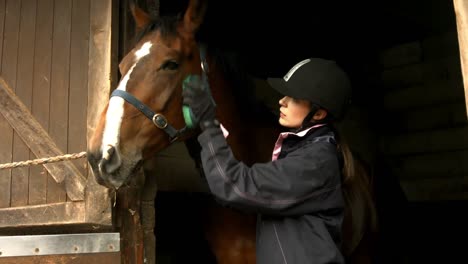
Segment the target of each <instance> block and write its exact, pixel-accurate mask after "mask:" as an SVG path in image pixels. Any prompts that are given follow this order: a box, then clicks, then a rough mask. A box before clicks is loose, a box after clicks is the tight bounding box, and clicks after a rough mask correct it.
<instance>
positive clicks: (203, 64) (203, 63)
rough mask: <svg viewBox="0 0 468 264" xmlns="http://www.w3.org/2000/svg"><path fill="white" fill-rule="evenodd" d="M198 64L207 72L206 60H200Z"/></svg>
mask: <svg viewBox="0 0 468 264" xmlns="http://www.w3.org/2000/svg"><path fill="white" fill-rule="evenodd" d="M200 65H201V68H202V70H203V72H204V73H208V63H207V62H206V60H202V61H201V62H200Z"/></svg>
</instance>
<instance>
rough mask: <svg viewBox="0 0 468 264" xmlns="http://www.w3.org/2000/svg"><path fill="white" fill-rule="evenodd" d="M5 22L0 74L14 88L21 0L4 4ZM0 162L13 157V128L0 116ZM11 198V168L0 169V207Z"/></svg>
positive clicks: (10, 159)
mask: <svg viewBox="0 0 468 264" xmlns="http://www.w3.org/2000/svg"><path fill="white" fill-rule="evenodd" d="M4 10H5V18H4V21H5V24H4V32H3V38H2V40H3V53H2V61H1V65H2V66H1V68H2V72H1V76H3V78H5V79H6V80H8V81H9V82H10V83H11V87H12V89H13V90H14V89H15V88H16V69H17V59H18V38H19V22H20V16H19V14H20V10H21V1H8V2H7V3H6V5H5V9H4ZM0 135H2V136H1V137H0V149H1V150H2V151H0V163H8V162H11V161H12V158H13V130H12V129H11V127H10V126H9V125H8V122H7V121H6V120H5V119H4V118H3V116H2V117H0ZM10 200H11V170H6V171H5V170H4V171H0V208H1V207H9V206H10Z"/></svg>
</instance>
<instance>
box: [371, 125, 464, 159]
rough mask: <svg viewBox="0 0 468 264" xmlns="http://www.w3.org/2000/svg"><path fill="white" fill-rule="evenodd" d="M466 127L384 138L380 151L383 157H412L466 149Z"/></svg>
mask: <svg viewBox="0 0 468 264" xmlns="http://www.w3.org/2000/svg"><path fill="white" fill-rule="evenodd" d="M466 135H468V127H466V126H465V127H461V128H449V129H441V130H434V131H430V132H418V133H411V134H403V135H397V136H384V137H383V139H382V141H381V142H380V150H381V151H382V152H383V153H384V154H385V155H391V156H397V155H412V154H424V153H426V154H427V153H434V152H444V151H457V150H464V149H467V148H468V137H467V136H466Z"/></svg>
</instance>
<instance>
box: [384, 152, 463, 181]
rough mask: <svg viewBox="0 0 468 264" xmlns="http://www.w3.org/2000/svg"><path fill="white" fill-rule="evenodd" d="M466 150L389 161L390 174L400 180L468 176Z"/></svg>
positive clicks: (397, 158)
mask: <svg viewBox="0 0 468 264" xmlns="http://www.w3.org/2000/svg"><path fill="white" fill-rule="evenodd" d="M467 160H468V150H461V151H451V152H438V153H433V154H422V155H412V156H405V157H396V158H394V159H391V161H390V163H391V164H392V166H391V169H392V171H393V172H392V173H393V174H394V175H396V176H397V177H398V178H399V179H400V180H416V179H431V178H445V179H447V180H450V179H454V178H461V177H464V176H466V175H468V163H467V162H466V161H467Z"/></svg>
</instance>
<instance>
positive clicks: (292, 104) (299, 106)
mask: <svg viewBox="0 0 468 264" xmlns="http://www.w3.org/2000/svg"><path fill="white" fill-rule="evenodd" d="M279 104H280V118H279V123H280V125H282V126H284V127H288V128H300V127H301V126H302V122H303V121H304V118H305V117H306V116H307V114H309V112H310V110H311V105H310V102H309V101H307V100H303V99H294V98H292V97H289V96H285V97H283V98H281V99H280V100H279Z"/></svg>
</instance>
